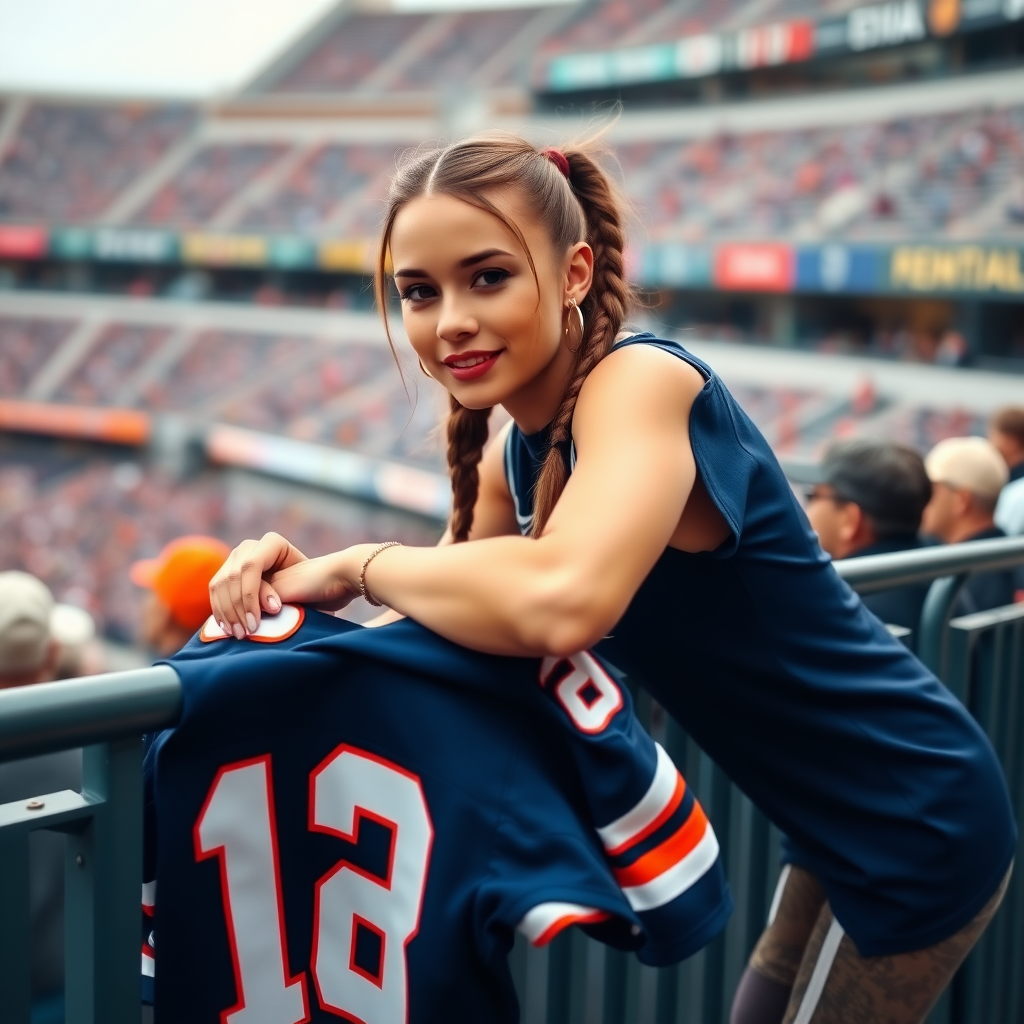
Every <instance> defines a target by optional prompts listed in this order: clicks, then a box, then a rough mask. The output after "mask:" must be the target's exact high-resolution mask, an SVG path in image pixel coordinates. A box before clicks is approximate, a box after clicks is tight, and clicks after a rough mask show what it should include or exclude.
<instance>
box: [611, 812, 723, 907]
mask: <svg viewBox="0 0 1024 1024" xmlns="http://www.w3.org/2000/svg"><path fill="white" fill-rule="evenodd" d="M707 827H708V819H707V816H706V815H705V814H704V809H703V808H702V807H701V805H700V804H698V803H694V805H693V810H692V811H690V816H689V817H688V818H687V819H686V821H685V822H683V824H682V826H681V827H680V828H679V830H678V831H677V832H676V833H674V834H673V835H671V836H669V838H668V839H666V840H665V842H663V843H661V844H660V845H658V846H656V847H655V848H654V849H653V850H651V851H650V852H648V853H645V854H644V855H643V856H642V857H641V858H640V859H639V860H637V861H636V863H634V864H630V865H629V867H625V868H615V869H614V871H613V873H614V875H615V881H616V882H618V883H619V886H620V887H621V888H623V889H627V888H630V887H632V886H635V885H644V884H645V883H647V882H650V881H651V880H652V879H654V878H657V877H658V876H659V875H661V874H663V873H664V872H665V871H667V870H668V869H669V868H670V867H673V866H674V865H675V864H678V863H679V862H680V861H681V860H682V859H683V858H684V857H685V856H686V855H687V854H688V853H690V852H691V851H692V850H693V848H694V847H695V846H696V845H697V844H698V843H699V842H700V841H701V839H703V837H704V832H705V831H706V829H707Z"/></svg>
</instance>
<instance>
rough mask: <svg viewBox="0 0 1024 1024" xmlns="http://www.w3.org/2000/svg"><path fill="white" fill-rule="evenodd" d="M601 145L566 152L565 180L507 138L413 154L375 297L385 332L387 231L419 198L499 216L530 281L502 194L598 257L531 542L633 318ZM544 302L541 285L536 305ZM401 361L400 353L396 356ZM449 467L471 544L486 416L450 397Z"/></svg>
mask: <svg viewBox="0 0 1024 1024" xmlns="http://www.w3.org/2000/svg"><path fill="white" fill-rule="evenodd" d="M597 151H598V147H597V146H596V145H595V140H593V139H592V140H588V141H587V142H584V143H581V144H579V145H571V146H567V147H564V148H562V149H561V151H560V152H561V153H562V154H563V155H564V156H565V158H566V160H567V162H568V165H569V174H568V176H565V175H564V174H563V173H562V171H561V170H559V168H558V166H557V164H556V163H555V162H554V161H553V160H552V159H550V158H548V157H547V156H545V155H544V154H543V153H542V152H540V151H538V150H537V148H536V147H535V146H534V145H533V144H532V143H531V142H529V141H527V140H526V139H524V138H522V137H520V136H517V135H513V134H509V133H503V132H502V133H498V132H494V133H487V134H483V135H477V136H474V137H472V138H469V139H465V140H462V141H460V142H456V143H453V144H452V145H449V146H445V147H442V148H439V149H433V150H430V151H427V152H418V153H414V154H413V155H412V157H411V158H410V159H409V160H407V161H406V162H405V163H404V164H403V165H401V166H400V167H399V169H398V171H397V173H396V174H395V176H394V178H393V179H392V182H391V189H390V192H389V194H388V201H387V209H386V212H385V216H384V227H383V231H382V234H381V241H380V248H379V250H378V253H377V264H376V273H375V275H374V292H375V295H376V299H377V307H378V309H379V310H380V313H381V316H382V317H383V319H384V328H385V330H386V331H387V332H388V343H389V344H390V345H391V348H392V351H393V352H394V351H395V346H394V342H393V341H392V339H391V333H390V331H389V330H388V319H387V298H388V286H389V282H390V275H389V274H388V269H387V268H388V256H389V247H390V241H391V231H392V228H393V226H394V222H395V218H396V217H397V216H398V213H399V211H400V210H401V209H402V208H403V207H404V206H405V205H406V204H407V203H408V202H410V201H411V200H412V199H415V198H416V197H418V196H421V195H438V194H441V195H450V196H453V197H455V198H457V199H461V200H463V201H464V202H467V203H470V204H471V205H473V206H476V207H478V208H479V209H481V210H486V211H487V212H488V213H491V214H493V215H494V216H496V217H497V218H498V219H499V220H500V221H501V222H502V223H503V224H504V225H505V226H506V227H507V228H508V229H509V230H510V231H511V232H512V233H513V234H514V235H515V236H516V238H517V239H518V240H519V243H520V244H521V245H522V247H523V250H524V252H525V253H526V258H527V260H528V262H529V264H530V269H531V271H532V272H533V276H534V279H535V280H536V279H537V268H536V265H535V263H534V260H533V256H532V255H531V253H530V249H529V246H528V245H527V244H526V239H525V237H524V236H523V233H522V231H521V230H520V229H519V228H518V227H517V226H516V225H515V224H514V223H513V222H512V221H510V220H509V219H508V217H506V216H505V215H504V214H503V213H502V212H501V211H500V210H499V209H498V207H496V206H495V205H494V203H493V202H492V201H491V200H490V199H489V198H488V194H489V193H492V192H494V191H498V190H504V191H508V190H515V191H516V193H517V194H518V195H519V196H521V197H522V199H523V200H524V201H525V202H526V203H528V204H529V205H530V208H531V210H532V212H533V213H534V214H535V215H536V216H537V218H538V220H539V221H540V222H541V223H542V224H545V225H547V228H548V231H549V234H550V237H551V242H552V244H553V245H554V246H555V248H556V249H557V250H559V251H562V252H565V251H567V250H568V249H569V248H570V247H571V246H573V245H575V244H576V243H577V242H580V241H586V242H587V243H588V244H589V245H590V247H591V248H592V249H593V252H594V271H593V282H592V284H591V288H590V292H589V293H588V295H587V296H586V298H585V299H584V300H583V302H581V303H580V309H581V311H582V313H583V318H584V323H585V328H584V332H583V337H582V339H580V341H579V343H578V345H577V348H576V350H575V352H574V354H573V361H572V366H571V370H570V373H569V379H568V383H567V384H566V388H565V392H564V394H563V396H562V401H561V403H560V405H559V407H558V411H557V413H556V414H555V418H554V419H553V420H552V422H551V446H550V448H549V450H548V453H547V455H546V457H545V460H544V465H543V466H542V468H541V471H540V474H539V476H538V478H537V483H536V487H535V489H534V495H533V506H534V508H533V529H532V535H533V536H534V537H539V536H540V534H541V532H542V531H543V529H544V526H545V524H546V523H547V521H548V518H549V517H550V515H551V511H552V509H553V508H554V507H555V503H556V502H557V501H558V498H559V497H560V495H561V493H562V490H563V488H564V487H565V481H566V468H565V463H564V461H563V457H562V453H561V450H560V449H561V446H563V445H564V442H565V441H567V440H568V439H569V433H570V430H571V427H572V417H573V412H574V411H575V409H576V399H577V398H578V397H579V393H580V388H581V387H582V386H583V381H584V380H585V379H586V377H587V374H589V373H590V371H591V370H592V369H593V368H594V367H595V366H596V365H597V364H598V363H599V362H600V361H601V360H602V359H603V358H604V357H605V356H606V355H607V354H608V352H609V350H610V349H611V347H612V344H613V343H614V341H615V335H616V334H617V333H618V332H619V329H620V327H621V326H622V323H623V321H624V319H625V317H626V315H627V312H628V311H629V308H630V305H631V291H630V289H629V286H628V285H627V284H626V280H625V268H624V258H623V248H624V245H625V237H624V231H623V211H624V208H625V204H624V201H623V200H622V198H621V197H620V194H619V191H618V189H617V187H616V185H615V184H614V182H613V181H612V179H611V178H610V177H609V176H608V175H607V174H606V173H605V171H604V170H603V169H602V167H601V165H600V164H599V163H598V161H597ZM539 301H540V292H539V282H538V303H539ZM396 359H397V353H396ZM450 402H451V411H450V413H449V416H448V423H447V434H448V469H449V474H450V476H451V481H452V521H451V532H452V537H453V539H454V540H455V541H456V542H458V541H463V540H466V539H467V538H468V536H469V532H470V530H471V528H472V526H473V508H474V506H475V504H476V499H477V495H478V492H479V486H480V475H479V463H480V458H481V455H482V454H483V448H484V444H485V443H486V441H487V433H488V427H487V424H488V418H489V417H490V413H491V410H490V409H468V408H466V407H464V406H463V405H461V404H460V403H459V402H458V400H457V399H456V398H455V396H454V395H452V396H450Z"/></svg>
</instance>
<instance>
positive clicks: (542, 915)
mask: <svg viewBox="0 0 1024 1024" xmlns="http://www.w3.org/2000/svg"><path fill="white" fill-rule="evenodd" d="M608 917H611V915H610V914H609V913H607V912H606V911H603V910H598V909H597V908H596V907H585V906H583V905H582V904H580V903H538V904H537V906H535V907H533V908H532V909H531V910H528V911H527V912H526V913H525V914H524V915H523V919H522V921H520V922H519V924H518V925H517V926H516V930H517V931H520V932H522V933H523V935H525V936H526V937H527V938H528V939H529V940H530V942H531V943H533V945H535V946H543V945H545V944H547V943H548V942H550V941H551V940H552V939H553V938H554V937H555V936H556V935H557V934H558V933H559V932H560V931H562V929H563V928H568V927H569V925H571V924H578V923H579V922H581V921H584V922H585V921H603V920H605V919H606V918H608Z"/></svg>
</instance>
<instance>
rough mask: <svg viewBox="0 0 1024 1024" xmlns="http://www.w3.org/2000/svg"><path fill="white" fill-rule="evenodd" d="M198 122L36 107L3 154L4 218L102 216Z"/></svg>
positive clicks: (153, 113)
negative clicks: (116, 199)
mask: <svg viewBox="0 0 1024 1024" xmlns="http://www.w3.org/2000/svg"><path fill="white" fill-rule="evenodd" d="M195 117H196V114H195V112H194V111H193V110H192V109H190V108H187V107H183V106H175V105H164V106H147V105H145V104H117V105H102V106H101V105H94V106H83V105H73V104H57V103H33V104H32V105H31V106H30V108H29V110H28V112H27V113H26V114H25V116H24V118H23V119H22V121H21V123H20V125H19V126H18V130H17V134H16V136H15V138H14V139H13V141H12V142H11V143H10V144H9V146H8V148H7V151H6V153H5V154H4V159H3V165H2V168H0V218H12V217H39V218H42V219H44V220H50V221H58V220H70V221H74V220H87V219H91V218H94V217H97V216H98V215H99V214H101V213H102V212H103V210H104V209H105V208H106V207H107V206H108V205H109V204H110V203H111V202H112V201H113V200H114V198H115V197H116V196H117V194H118V193H119V192H120V191H121V190H122V189H124V188H125V187H126V186H127V185H129V184H130V183H131V182H132V181H133V180H134V179H135V178H137V177H138V176H139V175H140V174H142V173H143V172H144V171H145V170H146V169H147V168H148V167H150V166H152V165H153V164H154V163H155V162H156V161H157V160H158V159H159V158H160V156H161V155H163V154H164V153H165V152H166V151H167V150H168V148H169V147H170V146H171V145H173V144H174V143H175V142H176V141H178V140H179V139H180V138H181V137H182V136H183V135H184V134H185V133H186V132H188V131H189V130H190V129H191V128H192V126H193V124H194V122H195Z"/></svg>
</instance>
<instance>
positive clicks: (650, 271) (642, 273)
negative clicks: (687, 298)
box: [637, 242, 712, 288]
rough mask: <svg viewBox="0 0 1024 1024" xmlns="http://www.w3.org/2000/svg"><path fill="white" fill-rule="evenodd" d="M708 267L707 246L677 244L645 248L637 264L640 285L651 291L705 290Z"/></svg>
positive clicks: (707, 280) (668, 243)
mask: <svg viewBox="0 0 1024 1024" xmlns="http://www.w3.org/2000/svg"><path fill="white" fill-rule="evenodd" d="M711 267H712V250H711V247H710V246H707V245H683V244H682V243H681V242H666V243H664V244H662V245H649V246H647V248H645V249H644V250H643V252H642V253H641V254H640V258H639V259H638V260H637V271H638V276H639V278H640V283H641V284H642V285H647V286H648V287H652V288H657V287H664V288H707V287H709V286H710V285H711Z"/></svg>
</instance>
